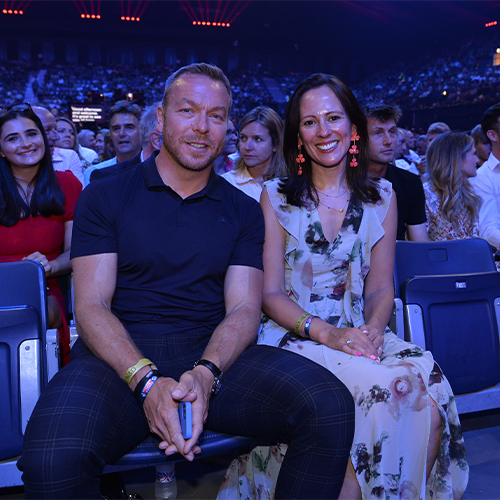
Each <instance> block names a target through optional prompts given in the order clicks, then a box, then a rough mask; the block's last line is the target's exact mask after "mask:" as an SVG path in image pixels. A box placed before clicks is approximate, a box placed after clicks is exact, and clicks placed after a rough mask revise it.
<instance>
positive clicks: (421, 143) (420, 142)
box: [415, 135, 427, 158]
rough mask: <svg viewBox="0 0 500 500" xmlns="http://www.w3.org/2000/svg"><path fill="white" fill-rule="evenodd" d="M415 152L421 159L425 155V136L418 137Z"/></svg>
mask: <svg viewBox="0 0 500 500" xmlns="http://www.w3.org/2000/svg"><path fill="white" fill-rule="evenodd" d="M415 151H416V152H417V154H418V156H420V158H422V157H423V156H425V153H426V151H427V136H426V135H419V136H418V139H417V140H416V142H415Z"/></svg>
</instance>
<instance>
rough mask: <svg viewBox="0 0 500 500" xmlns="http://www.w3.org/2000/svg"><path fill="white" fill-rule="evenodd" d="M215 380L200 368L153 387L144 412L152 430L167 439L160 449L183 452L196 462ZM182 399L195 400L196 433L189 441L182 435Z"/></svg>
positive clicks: (164, 380)
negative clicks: (180, 414)
mask: <svg viewBox="0 0 500 500" xmlns="http://www.w3.org/2000/svg"><path fill="white" fill-rule="evenodd" d="M205 372H207V373H205ZM213 379H214V377H213V375H212V373H211V372H210V370H208V369H206V368H204V367H196V368H195V369H193V370H190V371H188V372H185V373H184V374H183V375H182V376H181V378H180V380H179V382H176V381H175V380H174V379H171V378H160V379H158V381H157V382H156V383H155V384H154V385H153V387H152V388H151V390H150V392H149V394H148V395H147V397H146V400H145V401H144V412H145V414H146V418H147V419H148V422H149V428H150V429H151V432H153V433H155V434H157V435H158V436H160V437H161V438H162V439H163V441H162V442H161V443H160V449H162V450H165V454H166V455H172V454H174V453H176V452H179V453H180V454H181V455H183V456H184V457H185V458H186V459H187V460H189V461H192V460H193V459H194V455H195V454H196V453H199V452H200V451H201V450H200V447H199V446H197V445H196V442H197V441H198V437H199V436H200V434H201V433H202V431H203V424H204V423H205V421H206V419H207V416H208V403H209V399H210V394H211V389H212V383H213ZM181 401H189V402H191V403H192V408H193V435H192V437H191V438H190V439H188V440H187V441H186V440H185V439H184V438H183V437H182V431H181V425H180V421H179V413H178V403H179V402H181Z"/></svg>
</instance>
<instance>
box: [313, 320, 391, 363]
mask: <svg viewBox="0 0 500 500" xmlns="http://www.w3.org/2000/svg"><path fill="white" fill-rule="evenodd" d="M315 337H316V339H315V340H318V342H321V343H322V344H324V345H326V346H328V347H331V348H332V349H336V350H337V351H342V352H345V353H346V354H351V355H353V356H364V357H366V358H370V359H373V360H376V359H379V358H380V352H381V351H380V350H377V348H378V347H379V346H380V345H381V344H382V341H383V338H382V336H381V335H380V333H379V332H378V330H377V329H376V328H374V327H370V326H368V325H363V326H362V327H360V328H335V327H333V326H331V325H328V327H326V328H324V329H323V330H322V331H320V332H319V334H318V335H315Z"/></svg>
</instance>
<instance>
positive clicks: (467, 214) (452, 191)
mask: <svg viewBox="0 0 500 500" xmlns="http://www.w3.org/2000/svg"><path fill="white" fill-rule="evenodd" d="M476 170H477V156H476V148H475V146H474V139H473V138H472V137H471V136H469V135H466V134H461V133H457V132H446V133H444V134H442V135H440V136H439V137H437V138H436V139H434V140H433V141H432V143H431V144H430V145H429V148H428V150H427V171H428V172H429V180H428V181H426V182H424V192H425V211H426V215H427V231H428V233H429V239H430V240H431V241H442V240H457V239H463V238H472V237H477V236H478V218H477V217H478V212H479V207H480V205H481V198H479V196H477V195H476V194H475V193H474V190H473V188H472V186H471V184H470V182H469V178H471V177H475V176H476Z"/></svg>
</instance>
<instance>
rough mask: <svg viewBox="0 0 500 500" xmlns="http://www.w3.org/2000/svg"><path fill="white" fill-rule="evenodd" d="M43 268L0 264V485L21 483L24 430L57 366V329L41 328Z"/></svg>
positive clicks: (43, 315) (43, 321)
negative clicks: (0, 385)
mask: <svg viewBox="0 0 500 500" xmlns="http://www.w3.org/2000/svg"><path fill="white" fill-rule="evenodd" d="M46 289H47V288H46V281H45V271H44V269H43V266H42V265H41V264H40V263H39V262H36V261H32V260H26V261H22V262H10V263H2V264H0V372H1V375H2V380H4V383H3V384H2V388H1V389H0V400H1V402H2V403H1V405H0V428H1V431H0V432H1V434H0V436H1V440H0V487H7V486H17V485H20V484H22V482H21V473H20V472H19V471H18V470H17V467H16V461H17V458H18V457H17V456H16V455H18V454H19V453H21V450H22V442H23V436H24V431H25V429H26V424H27V422H28V419H29V417H30V416H31V413H32V411H33V408H34V407H35V404H36V402H37V400H38V398H39V396H40V393H41V391H42V390H43V388H44V387H45V385H46V384H47V382H48V380H49V379H50V378H51V377H52V376H53V374H54V373H55V372H57V370H58V369H59V366H58V357H57V356H58V352H57V330H48V329H47V294H46Z"/></svg>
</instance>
